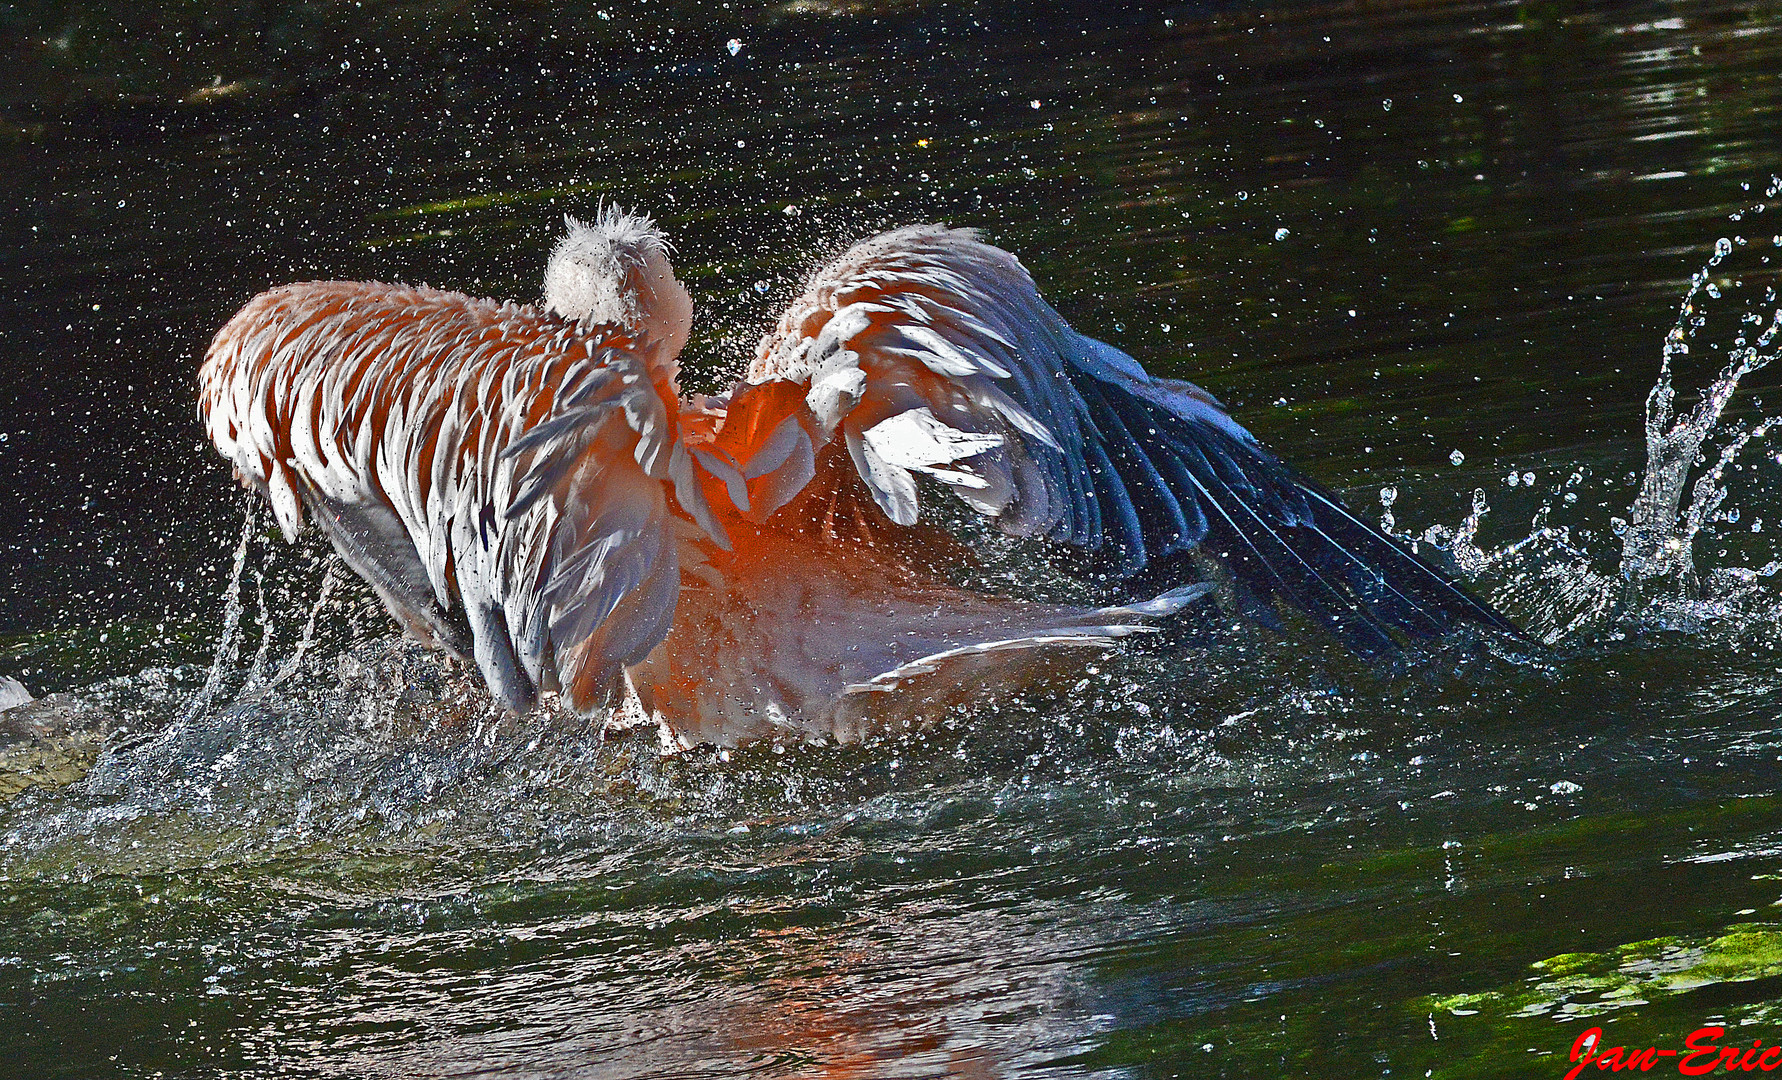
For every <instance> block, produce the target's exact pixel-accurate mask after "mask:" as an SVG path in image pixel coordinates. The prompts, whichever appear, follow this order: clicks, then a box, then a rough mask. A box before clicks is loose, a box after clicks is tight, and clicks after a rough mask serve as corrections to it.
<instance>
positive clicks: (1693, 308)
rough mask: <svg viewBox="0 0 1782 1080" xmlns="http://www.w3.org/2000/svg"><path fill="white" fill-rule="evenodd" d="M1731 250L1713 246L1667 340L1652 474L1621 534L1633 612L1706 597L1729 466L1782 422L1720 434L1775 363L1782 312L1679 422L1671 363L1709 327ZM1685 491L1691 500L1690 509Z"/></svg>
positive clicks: (1651, 405)
mask: <svg viewBox="0 0 1782 1080" xmlns="http://www.w3.org/2000/svg"><path fill="white" fill-rule="evenodd" d="M1732 248H1733V245H1732V241H1731V240H1728V239H1725V238H1722V239H1721V240H1719V241H1718V242H1717V243H1716V244H1715V245H1714V255H1713V258H1711V259H1709V260H1708V264H1707V265H1706V266H1704V267H1703V268H1702V269H1701V270H1699V271H1697V272H1696V274H1695V275H1694V276H1693V277H1692V278H1690V282H1689V291H1688V292H1687V293H1686V294H1685V295H1684V297H1683V301H1682V303H1681V304H1680V305H1679V306H1678V312H1677V321H1676V324H1675V325H1674V326H1672V327H1671V331H1670V333H1669V334H1667V335H1666V336H1665V341H1664V352H1663V356H1662V358H1661V360H1660V361H1659V369H1658V381H1657V382H1656V383H1655V384H1653V387H1652V391H1651V393H1649V394H1648V395H1647V396H1646V471H1645V474H1644V476H1643V477H1642V478H1641V482H1640V494H1639V497H1638V498H1637V499H1636V500H1635V501H1634V504H1633V507H1632V510H1631V512H1630V514H1629V522H1628V525H1627V527H1626V529H1625V531H1624V532H1623V534H1622V546H1621V578H1622V581H1623V582H1624V583H1625V587H1624V591H1623V595H1622V598H1621V601H1622V604H1623V605H1624V606H1625V607H1628V608H1636V607H1638V606H1639V605H1640V603H1641V602H1642V601H1643V600H1645V599H1647V598H1650V597H1652V596H1653V595H1655V593H1656V594H1658V595H1665V594H1668V595H1677V596H1681V597H1683V598H1685V599H1690V600H1693V599H1696V598H1698V597H1699V596H1700V593H1701V582H1700V579H1699V576H1698V574H1697V572H1696V567H1695V540H1696V536H1697V534H1699V533H1700V532H1701V530H1702V527H1703V526H1704V525H1705V524H1707V523H1708V522H1709V521H1711V520H1713V519H1714V517H1715V515H1716V514H1717V512H1718V511H1719V510H1720V508H1721V506H1722V505H1723V504H1724V503H1725V501H1726V494H1727V493H1726V486H1725V484H1724V482H1723V481H1724V477H1725V475H1726V470H1727V468H1728V467H1729V466H1730V465H1732V464H1733V463H1734V462H1735V461H1736V460H1737V459H1738V456H1739V453H1740V452H1741V451H1743V450H1744V449H1745V447H1746V446H1747V444H1749V443H1750V442H1751V441H1752V440H1753V439H1762V438H1763V437H1764V436H1765V435H1767V434H1768V431H1769V428H1770V426H1771V425H1772V424H1774V423H1776V422H1777V418H1775V417H1769V418H1765V419H1764V420H1762V421H1760V422H1758V423H1757V424H1755V425H1751V426H1746V425H1744V424H1735V425H1732V426H1730V427H1729V428H1727V430H1726V431H1725V432H1724V433H1722V432H1720V430H1719V429H1720V419H1721V415H1722V414H1723V413H1724V412H1725V410H1726V406H1727V403H1728V402H1729V401H1731V400H1732V397H1733V394H1734V393H1735V392H1736V391H1737V390H1738V388H1739V382H1740V381H1741V380H1742V379H1744V378H1745V377H1746V376H1747V375H1750V374H1751V373H1752V372H1755V371H1759V370H1761V369H1762V368H1764V367H1765V366H1767V365H1768V364H1769V363H1770V361H1772V360H1774V359H1775V355H1776V354H1775V353H1773V352H1771V353H1765V352H1763V351H1762V350H1763V349H1766V348H1768V347H1769V345H1770V344H1771V342H1772V341H1773V340H1774V339H1775V336H1776V332H1777V329H1778V328H1779V327H1782V308H1779V309H1777V310H1776V311H1775V312H1774V314H1773V315H1771V317H1770V319H1769V324H1768V325H1767V326H1765V327H1764V329H1763V331H1762V332H1761V333H1760V334H1759V335H1758V336H1757V340H1756V341H1755V342H1747V339H1746V336H1745V335H1744V334H1740V336H1739V338H1738V340H1737V342H1736V343H1735V344H1734V347H1733V349H1732V350H1731V352H1730V354H1729V355H1728V358H1727V362H1726V366H1725V367H1723V368H1722V369H1721V370H1720V374H1719V375H1718V376H1717V377H1716V378H1715V379H1714V381H1713V383H1712V384H1711V385H1710V386H1709V387H1708V388H1707V389H1706V390H1705V391H1703V392H1702V395H1701V399H1700V400H1699V401H1698V402H1697V403H1696V405H1695V407H1694V408H1693V409H1690V410H1689V411H1688V412H1687V413H1685V414H1684V415H1682V416H1681V417H1679V416H1678V415H1677V412H1676V389H1675V387H1674V386H1673V385H1672V364H1673V361H1674V360H1675V359H1676V358H1677V357H1680V356H1685V355H1687V354H1688V352H1689V341H1690V339H1691V338H1693V337H1694V336H1695V335H1696V332H1697V331H1698V330H1699V329H1700V328H1701V327H1702V326H1703V325H1704V324H1705V322H1706V318H1705V316H1704V314H1703V313H1702V311H1701V306H1702V294H1703V293H1704V292H1705V293H1706V294H1707V295H1708V296H1709V297H1710V298H1713V299H1718V298H1719V297H1720V295H1721V292H1720V288H1719V286H1718V285H1717V284H1716V283H1715V281H1714V279H1713V277H1712V272H1713V270H1714V269H1715V268H1716V267H1718V266H1719V265H1720V263H1721V262H1722V261H1723V260H1725V258H1726V257H1727V256H1728V255H1729V254H1731V252H1732ZM1772 296H1773V294H1772ZM1719 434H1723V435H1724V442H1723V443H1722V445H1721V446H1720V448H1719V451H1718V453H1717V454H1716V455H1715V460H1714V463H1713V464H1712V466H1710V467H1709V468H1707V469H1706V470H1705V471H1701V472H1700V473H1699V475H1696V477H1695V479H1694V482H1693V483H1691V482H1690V476H1691V474H1692V473H1694V472H1696V471H1697V469H1698V467H1699V466H1700V465H1701V464H1703V463H1704V462H1705V459H1706V457H1707V456H1708V453H1707V451H1708V448H1709V446H1710V443H1711V442H1712V441H1713V439H1714V438H1715V436H1716V435H1719ZM1686 491H1687V493H1688V495H1689V501H1688V504H1687V505H1684V501H1683V498H1684V494H1685V492H1686Z"/></svg>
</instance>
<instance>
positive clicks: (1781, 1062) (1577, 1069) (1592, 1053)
mask: <svg viewBox="0 0 1782 1080" xmlns="http://www.w3.org/2000/svg"><path fill="white" fill-rule="evenodd" d="M1725 1034H1726V1029H1725V1028H1723V1027H1701V1028H1696V1029H1695V1030H1694V1031H1692V1032H1690V1033H1689V1034H1688V1035H1687V1036H1685V1037H1684V1039H1683V1049H1681V1050H1660V1049H1659V1048H1658V1047H1656V1046H1648V1047H1645V1048H1644V1049H1636V1048H1634V1047H1631V1046H1610V1047H1605V1046H1603V1029H1602V1028H1599V1027H1593V1028H1589V1029H1587V1030H1586V1031H1584V1032H1583V1033H1582V1034H1580V1035H1579V1036H1578V1037H1577V1039H1575V1040H1573V1042H1572V1056H1571V1058H1570V1059H1569V1060H1571V1061H1575V1062H1577V1064H1576V1065H1573V1066H1572V1071H1571V1072H1568V1073H1566V1074H1565V1080H1578V1076H1579V1074H1581V1073H1582V1072H1583V1071H1584V1069H1585V1068H1586V1067H1587V1066H1590V1065H1594V1066H1596V1067H1597V1068H1598V1069H1601V1070H1602V1071H1603V1072H1635V1071H1638V1072H1651V1071H1652V1067H1653V1066H1654V1065H1657V1064H1659V1063H1660V1062H1664V1063H1667V1064H1668V1063H1669V1062H1670V1061H1671V1060H1672V1059H1675V1060H1676V1063H1677V1071H1678V1072H1680V1073H1682V1074H1683V1075H1684V1076H1706V1075H1707V1074H1709V1073H1711V1072H1713V1071H1714V1070H1715V1069H1722V1068H1723V1069H1725V1070H1726V1071H1727V1072H1729V1073H1731V1072H1774V1071H1775V1070H1776V1069H1782V1044H1779V1045H1776V1046H1765V1045H1764V1044H1763V1040H1762V1039H1756V1040H1753V1041H1752V1043H1751V1045H1750V1046H1745V1045H1742V1044H1741V1045H1739V1046H1721V1045H1720V1041H1719V1040H1720V1039H1721V1037H1722V1036H1724V1035H1725Z"/></svg>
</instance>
